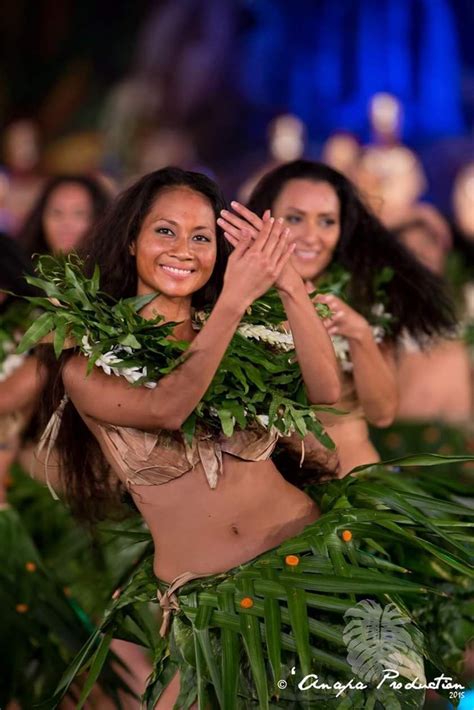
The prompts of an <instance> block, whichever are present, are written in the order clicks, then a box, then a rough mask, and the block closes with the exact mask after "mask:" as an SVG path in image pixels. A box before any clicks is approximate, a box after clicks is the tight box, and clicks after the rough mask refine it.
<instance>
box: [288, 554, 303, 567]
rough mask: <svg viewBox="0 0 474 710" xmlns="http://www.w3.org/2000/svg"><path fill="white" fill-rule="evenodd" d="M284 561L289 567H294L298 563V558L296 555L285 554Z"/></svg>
mask: <svg viewBox="0 0 474 710" xmlns="http://www.w3.org/2000/svg"><path fill="white" fill-rule="evenodd" d="M285 562H286V564H287V565H288V566H289V567H296V566H297V565H299V563H300V558H299V557H298V555H287V556H286V557H285Z"/></svg>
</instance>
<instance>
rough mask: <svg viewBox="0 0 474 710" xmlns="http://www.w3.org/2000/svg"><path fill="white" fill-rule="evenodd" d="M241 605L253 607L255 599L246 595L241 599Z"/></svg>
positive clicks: (243, 607) (245, 607) (247, 607)
mask: <svg viewBox="0 0 474 710" xmlns="http://www.w3.org/2000/svg"><path fill="white" fill-rule="evenodd" d="M240 606H241V607H242V609H251V608H252V607H253V599H252V598H251V597H244V598H243V599H241V600H240Z"/></svg>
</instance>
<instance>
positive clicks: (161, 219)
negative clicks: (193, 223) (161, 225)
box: [152, 216, 214, 232]
mask: <svg viewBox="0 0 474 710" xmlns="http://www.w3.org/2000/svg"><path fill="white" fill-rule="evenodd" d="M155 222H168V224H172V225H174V226H175V227H179V223H178V222H175V220H174V219H168V217H159V216H157V217H153V220H152V224H154V223H155ZM195 229H208V230H209V231H211V232H212V231H213V229H214V228H213V227H211V226H210V225H209V224H207V225H206V224H201V225H198V226H197V227H193V230H195Z"/></svg>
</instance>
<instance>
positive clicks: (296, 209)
mask: <svg viewBox="0 0 474 710" xmlns="http://www.w3.org/2000/svg"><path fill="white" fill-rule="evenodd" d="M288 210H292V211H293V212H299V213H300V214H306V212H305V211H304V210H301V209H300V208H299V207H291V206H290V207H288ZM318 215H319V216H320V217H334V216H335V215H336V212H335V211H333V210H328V211H327V212H318Z"/></svg>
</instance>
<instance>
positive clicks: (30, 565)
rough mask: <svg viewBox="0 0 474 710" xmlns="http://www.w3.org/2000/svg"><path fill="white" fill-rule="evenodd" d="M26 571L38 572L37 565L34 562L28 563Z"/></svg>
mask: <svg viewBox="0 0 474 710" xmlns="http://www.w3.org/2000/svg"><path fill="white" fill-rule="evenodd" d="M25 569H26V571H27V572H36V565H35V563H34V562H27V563H26V565H25Z"/></svg>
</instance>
